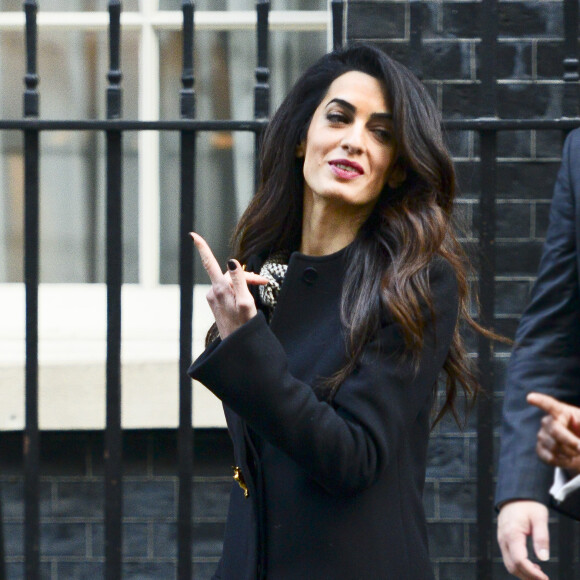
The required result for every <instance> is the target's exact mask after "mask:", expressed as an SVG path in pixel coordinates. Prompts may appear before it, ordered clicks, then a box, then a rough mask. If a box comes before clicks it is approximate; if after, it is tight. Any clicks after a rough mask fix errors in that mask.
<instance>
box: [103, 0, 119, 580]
mask: <svg viewBox="0 0 580 580" xmlns="http://www.w3.org/2000/svg"><path fill="white" fill-rule="evenodd" d="M120 39H121V2H120V1H119V0H110V1H109V73H108V80H109V86H108V87H107V119H119V118H120V117H121V71H120V66H119V55H120ZM106 143H107V162H106V163H107V196H106V197H107V208H106V221H107V223H106V236H107V244H106V245H107V249H106V270H107V274H106V281H107V363H106V367H107V368H106V380H107V395H106V399H107V400H106V407H107V426H106V430H105V575H106V578H107V580H116V579H120V578H121V569H122V540H123V535H122V529H121V524H122V512H123V506H122V493H123V489H122V431H121V286H122V281H123V233H122V221H123V212H122V137H121V131H119V130H109V131H107V133H106Z"/></svg>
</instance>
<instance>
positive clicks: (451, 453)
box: [347, 0, 564, 580]
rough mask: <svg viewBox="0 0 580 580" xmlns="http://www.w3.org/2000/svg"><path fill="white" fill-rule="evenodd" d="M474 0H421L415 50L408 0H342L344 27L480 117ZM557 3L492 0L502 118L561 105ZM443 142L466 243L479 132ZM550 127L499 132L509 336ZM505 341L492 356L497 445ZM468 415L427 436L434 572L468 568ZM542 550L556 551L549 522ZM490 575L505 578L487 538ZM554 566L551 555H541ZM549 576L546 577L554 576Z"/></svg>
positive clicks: (543, 201) (541, 231) (530, 267)
mask: <svg viewBox="0 0 580 580" xmlns="http://www.w3.org/2000/svg"><path fill="white" fill-rule="evenodd" d="M482 10H483V8H482V5H481V3H480V2H470V1H462V0H460V1H449V2H448V1H445V0H437V1H433V2H423V3H421V8H420V12H419V16H420V20H421V36H422V49H421V55H420V58H417V55H416V54H412V53H411V49H410V44H409V39H410V30H411V8H410V4H409V2H406V1H395V2H389V1H383V0H381V1H374V2H373V1H357V0H350V1H349V5H348V25H347V36H348V38H349V39H351V40H366V41H371V42H373V43H375V44H377V45H378V46H380V47H381V48H383V49H384V50H385V51H386V52H387V53H388V54H390V55H391V56H393V57H394V58H396V59H398V60H400V61H401V62H403V63H404V64H406V65H407V66H409V67H410V68H411V69H413V70H414V71H416V73H417V74H419V75H420V76H421V78H422V80H423V81H424V83H425V84H426V86H427V87H428V88H429V90H430V92H431V95H432V96H433V98H434V99H435V101H436V103H437V105H438V106H439V108H440V110H441V111H442V114H443V117H444V118H445V119H458V118H470V117H477V116H479V114H480V113H479V111H480V94H479V90H480V88H479V84H478V81H479V78H480V77H479V73H480V71H479V56H480V49H481V42H480V37H481V22H482V20H483V19H482V13H481V11H482ZM563 35H564V27H563V5H562V2H560V1H551V0H541V1H529V2H519V1H507V2H500V3H499V44H498V47H497V69H496V74H497V77H498V94H497V96H498V100H497V113H498V116H499V117H502V118H554V117H560V116H561V112H562V105H561V103H562V93H563V91H562V88H563V87H562V81H561V79H562V74H563V67H562V59H563V57H564V51H563ZM447 136H448V141H449V145H450V148H451V150H452V153H453V155H454V158H455V162H456V167H457V171H458V178H459V188H460V199H459V204H458V214H459V215H460V217H461V218H462V220H463V221H464V223H465V238H464V239H465V242H466V244H467V246H468V247H473V246H475V244H476V242H477V237H476V236H477V233H476V226H475V224H476V223H477V222H476V220H477V215H478V199H479V195H480V189H479V178H480V177H479V166H478V155H479V138H478V134H477V133H476V132H472V131H463V132H460V131H450V132H448V135H447ZM562 139H563V136H562V133H561V132H559V131H505V132H500V133H498V156H499V160H498V191H497V229H496V246H497V256H496V267H497V271H496V274H497V276H496V316H497V329H498V330H499V331H500V332H502V333H504V334H506V335H508V336H510V337H512V336H513V334H514V332H515V329H516V327H517V322H518V319H519V316H520V314H521V312H522V310H523V308H524V306H525V304H526V302H527V299H528V295H529V291H530V288H531V285H532V283H533V280H534V279H535V274H536V270H537V267H538V263H539V258H540V253H541V249H542V243H543V241H544V239H545V233H546V228H547V223H548V212H549V207H550V199H551V196H552V190H553V185H554V181H555V176H556V172H557V170H558V166H559V161H560V152H561V146H562ZM508 357H509V352H508V351H507V350H506V349H505V348H499V353H498V354H497V356H496V359H495V362H496V385H495V390H494V393H493V394H492V396H493V397H494V403H495V415H494V424H495V427H496V438H495V452H496V454H497V451H498V443H499V441H498V437H497V430H498V427H499V425H500V422H501V416H500V412H501V402H502V399H503V388H504V381H503V377H504V375H505V368H506V364H507V361H508ZM476 454H477V434H476V425H475V416H472V417H471V418H470V420H469V423H468V426H467V429H466V430H465V431H461V430H460V429H458V428H457V427H456V426H455V425H454V424H453V422H452V420H450V419H449V420H445V421H444V422H443V423H442V424H441V425H440V426H439V427H438V428H436V430H435V432H434V434H433V437H432V440H431V445H430V460H429V467H428V477H427V487H426V497H425V506H426V509H427V516H428V518H429V535H430V542H431V555H432V559H433V562H434V566H435V572H436V576H437V578H438V579H439V580H457V579H461V580H464V579H465V580H469V579H472V578H473V579H475V577H476V566H475V564H476V534H477V525H476V504H475V500H476ZM551 525H552V538H553V541H552V550H551V551H552V555H553V556H557V551H558V546H557V541H556V538H557V523H556V521H555V520H554V522H553V523H552V524H551ZM495 550H496V551H495V562H494V571H493V573H494V578H510V576H509V575H508V574H507V572H506V571H505V569H504V568H503V565H502V564H501V560H500V557H499V549H498V548H497V546H496V547H495ZM544 569H545V571H546V572H547V573H548V574H549V575H550V577H556V567H555V564H554V563H553V562H551V563H550V564H548V565H546V566H544ZM552 575H553V576H552Z"/></svg>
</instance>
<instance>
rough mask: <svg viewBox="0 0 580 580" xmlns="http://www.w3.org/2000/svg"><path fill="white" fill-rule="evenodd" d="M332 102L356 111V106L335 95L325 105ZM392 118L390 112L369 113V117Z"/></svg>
mask: <svg viewBox="0 0 580 580" xmlns="http://www.w3.org/2000/svg"><path fill="white" fill-rule="evenodd" d="M333 103H336V104H337V105H340V106H341V107H344V108H345V109H348V110H349V111H351V112H352V113H355V112H356V107H355V106H354V105H353V104H352V103H349V102H348V101H345V100H344V99H339V98H338V97H337V98H335V99H332V100H331V101H328V104H327V105H326V106H327V107H329V106H330V105H332V104H333ZM392 118H393V115H392V114H391V113H373V114H372V115H371V119H385V120H391V119H392Z"/></svg>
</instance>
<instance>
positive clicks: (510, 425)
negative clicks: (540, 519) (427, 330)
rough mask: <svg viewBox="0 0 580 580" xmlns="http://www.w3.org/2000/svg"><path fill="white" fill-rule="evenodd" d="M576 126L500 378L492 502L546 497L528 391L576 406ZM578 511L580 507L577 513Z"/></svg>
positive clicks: (579, 179)
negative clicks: (496, 470) (499, 426)
mask: <svg viewBox="0 0 580 580" xmlns="http://www.w3.org/2000/svg"><path fill="white" fill-rule="evenodd" d="M579 160H580V130H575V131H573V132H572V133H570V135H568V138H567V139H566V143H565V144H564V150H563V153H562V165H561V167H560V171H559V173H558V179H557V181H556V185H555V188H554V197H553V199H552V206H551V208H550V224H549V227H548V232H547V235H546V242H545V244H544V251H543V255H542V260H541V262H540V268H539V271H538V277H537V279H536V283H535V285H534V288H533V291H532V297H531V301H530V303H529V305H528V307H527V309H526V311H525V312H524V314H523V315H522V318H521V320H520V324H519V327H518V331H517V333H516V340H515V346H514V349H513V352H512V356H511V359H510V363H509V367H508V373H507V377H506V392H505V399H504V407H503V426H502V438H501V451H500V460H499V476H498V484H497V489H496V503H497V504H498V505H499V504H501V503H503V502H505V501H507V500H510V499H531V500H535V501H539V502H542V503H546V504H548V503H549V496H548V490H549V488H550V486H551V484H552V480H553V474H554V472H553V468H552V467H550V466H548V465H545V464H544V463H542V462H541V461H540V460H539V459H538V456H537V454H536V449H535V447H536V435H537V432H538V429H539V427H540V420H541V418H542V416H543V412H542V411H541V410H539V409H537V408H536V407H532V406H531V405H528V404H527V403H526V395H527V394H528V393H529V392H531V391H537V392H540V393H546V394H548V395H551V396H553V397H556V398H558V399H561V400H563V401H568V402H570V403H573V404H575V405H580V291H579V289H580V275H579V272H580V253H579V251H578V250H579V248H580V163H579ZM578 515H580V511H578V512H577V514H576V516H578Z"/></svg>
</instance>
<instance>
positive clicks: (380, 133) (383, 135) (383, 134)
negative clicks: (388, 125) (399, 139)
mask: <svg viewBox="0 0 580 580" xmlns="http://www.w3.org/2000/svg"><path fill="white" fill-rule="evenodd" d="M373 132H374V134H375V135H376V136H377V138H378V139H379V140H380V141H382V142H383V143H387V142H388V141H390V140H391V139H392V138H393V135H392V133H391V132H390V131H389V130H388V129H383V128H380V127H379V128H377V129H374V130H373Z"/></svg>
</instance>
